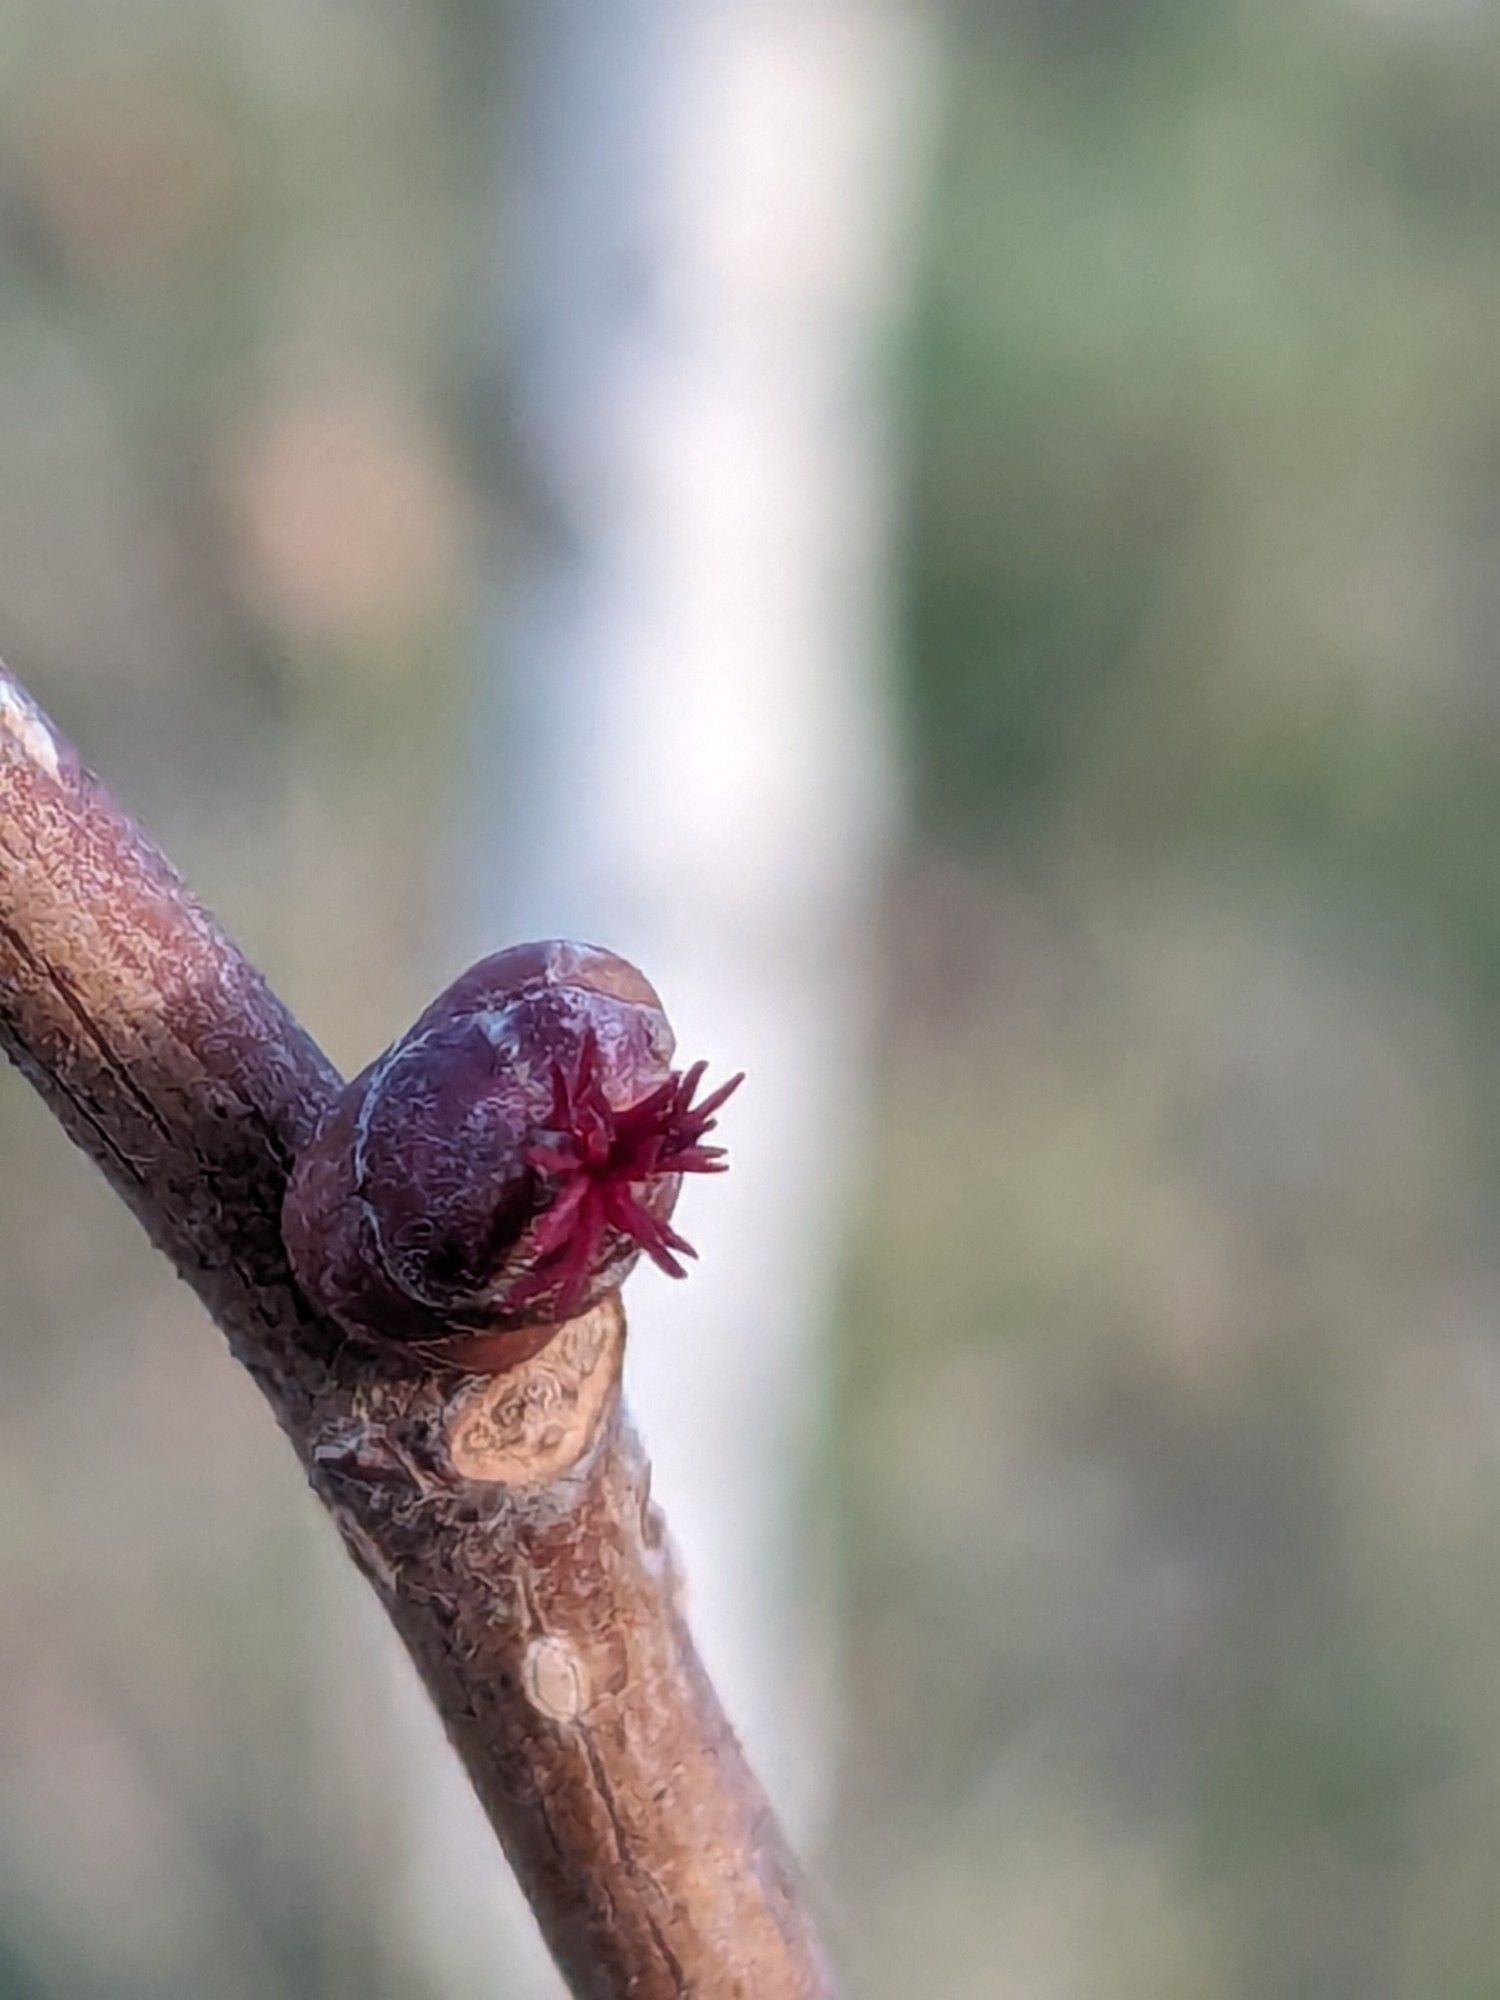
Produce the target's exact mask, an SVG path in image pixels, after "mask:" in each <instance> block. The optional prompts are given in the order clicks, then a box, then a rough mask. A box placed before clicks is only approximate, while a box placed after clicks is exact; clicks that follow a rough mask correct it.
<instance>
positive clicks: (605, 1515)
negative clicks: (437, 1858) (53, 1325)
mask: <svg viewBox="0 0 1500 2000" xmlns="http://www.w3.org/2000/svg"><path fill="white" fill-rule="evenodd" d="M0 1046H3V1047H4V1049H5V1050H6V1052H7V1053H8V1054H10V1055H11V1056H12V1057H13V1059H14V1060H15V1062H16V1063H17V1064H18V1066H19V1067H20V1068H21V1069H22V1070H23V1071H24V1073H25V1074H26V1075H27V1076H28V1077H29V1078H30V1080H31V1081H32V1083H34V1084H35V1085H36V1087H37V1089H38V1090H39V1091H40V1092H41V1094H42V1096H43V1097H44V1098H45V1099H46V1101H47V1103H48V1104H49V1105H50V1106H51V1107H52V1109H53V1110H54V1111H55V1112H56V1113H57V1115H58V1117H59V1118H60V1120H61V1121H62V1123H63V1125H64V1126H65V1127H66V1129H67V1131H68V1132H69V1134H70V1135H71V1137H72V1138H73V1139H74V1140H75V1141H76V1143H77V1144H78V1145H79V1146H80V1147H82V1149H83V1150H84V1151H85V1152H86V1153H88V1154H89V1156H90V1157H91V1158H92V1159H94V1160H95V1161H96V1162H97V1163H98V1165H99V1166H100V1167H101V1168H102V1169H103V1171H104V1173H105V1174H106V1175H107V1176H108V1178H109V1180H110V1181H111V1183H112V1184H113V1186H114V1187H115V1188H116V1189H117V1190H118V1192H119V1193H120V1194H121V1195H122V1196H123V1197H124V1199H125V1200H126V1201H127V1202H128V1203H129V1204H130V1206H131V1208H132V1209H133V1210H134V1212H135V1213H136V1215H137V1216H138V1217H139V1218H140V1220H141V1221H142V1222H143V1223H144V1225H145V1227H146V1229H147V1230H148V1231H149V1233H150V1235H151V1237H152V1239H153V1241H154V1242H155V1243H156V1244H157V1245H158V1246H159V1247H160V1248H161V1249H162V1250H163V1251H164V1252H165V1253H166V1254H167V1255H168V1256H169V1257H170V1258H171V1259H172V1261H173V1263H174V1265H175V1266H176V1268H177V1270H178V1271H179V1273H180V1274H181V1275H182V1277H183V1278H184V1279H186V1280H187V1282H188V1283H189V1284H190V1285H192V1286H193V1288H194V1290H195V1291H196V1292H197V1293H198V1295H199V1296H200V1298H201V1299H202V1300H203V1302H204V1304H205V1305H206V1306H207V1307H208V1309H209V1311H210V1312H211V1313H212V1314H213V1316H214V1318H215V1319H216V1320H217V1321H218V1323H219V1325H220V1326H221V1327H222V1328H223V1330H224V1332H225V1334H226V1336H227V1337H228V1340H229V1343H230V1347H231V1349H232V1351H233V1352H234V1354H235V1356H236V1357H237V1359H238V1360H239V1361H241V1362H242V1363H243V1364H244V1366H245V1367H246V1368H248V1369H249V1370H250V1372H251V1374H252V1375H253V1376H254V1378H255V1380H256V1381H257V1382H258V1383H259V1385H260V1387H261V1389H262V1390H263V1391H264V1393H265V1395H266V1397H267V1400H268V1401H269V1402H270V1404H271V1406H272V1409H273V1410H274V1412H275V1414H276V1417H277V1420H278V1421H279V1423H280V1424H281V1426H282V1428H283V1430H284V1431H285V1432H286V1434H287V1436H288V1438H289V1439H290V1440H291V1443H292V1446H293V1448H294V1449H295V1451H296V1452H297V1455H298V1457H299V1458H300V1460H301V1462H302V1464H303V1466H304V1468H305V1470H306V1471H307V1474H308V1476H309V1478H310V1480H311V1482H312V1485H313V1487H314V1488H315V1490H316V1491H317V1492H318V1494H319V1495H320V1497H321V1498H322V1500H323V1501H324V1503H325V1504H326V1505H327V1506H328V1508H329V1509H330V1511H331V1512H332V1514H333V1516H334V1519H335V1521H336V1523H337V1525H338V1527H339V1529H340V1532H341V1533H342V1535H343V1537H344V1540H345V1543H346V1545H347V1546H348V1548H349V1550H350V1553H351V1554H352V1555H353V1557H354V1559H355V1561H356V1562H357V1563H358V1564H359V1566H360V1568H361V1569H362V1570H363V1571H364V1573H365V1574H366V1575H367V1576H368V1577H369V1578H370V1580H371V1582H372V1583H373V1585H374V1587H375V1589H376V1590H377V1592H378V1593H379V1595H380V1597H381V1599H382V1601H383V1602H384V1604H385V1606H386V1608H387V1610H388V1611H389V1613H390V1615H391V1618H392V1620H393V1622H394V1623H395V1625H396V1627H397V1629H398V1630H399V1631H400V1633H401V1635H402V1638H403V1639H404V1640H405V1642H406V1645H407V1647H408V1648H409V1650H410V1652H411V1654H412V1656H413V1658H414V1660H415V1661H416V1663H417V1666H418V1668H419V1670H420V1671H421V1673H422V1676H423V1678H424V1680H425V1681H426V1683H427V1686H428V1688H429V1689H430V1691H431V1693H432V1696H433V1699H434V1701H435V1702H436V1704H437V1707H438V1710H439V1712H440V1714H441V1715H442V1718H443V1721H444V1724H445V1726H446V1728H447V1731H448V1734H449V1736H450V1737H451V1739H452V1740H453V1743H454V1745H455V1746H456V1748H457V1750H458V1752H459V1754H460V1756H461V1757H462V1758H463V1760H464V1763H465V1765H466V1766H467V1768H468V1771H469V1774H470V1777H471V1778H472V1780H473V1782H474V1785H475V1788H476V1790H477V1791H478V1793H479V1795H480V1798H481V1799H482V1800H483V1802H484V1805H485V1807H486V1809H487V1811H488V1813H489V1815H490V1818H491V1820H492V1822H493V1824H494V1826H495V1829H496V1832H497V1833H498V1834H499V1836H500V1839H501V1841H502V1843H503V1845H504V1847H505V1851H506V1853H507V1854H508V1856H509V1857H510V1860H511V1863H512V1865H513V1866H514V1868H515V1869H516V1872H517V1874H518V1876H519V1878H520V1880H521V1883H522V1886H523V1888H524V1889H525V1891H526V1893H527V1896H528V1897H529V1899H530V1901H531V1904H532V1907H533V1909H534V1910H535V1912H536V1915H537V1919H538V1922H539V1923H540V1925H541V1928H542V1931H543V1933H544V1935H545V1936H546V1938H547V1941H548V1944H549V1945H550V1947H551V1949H552V1951H553V1953H554V1955H555V1957H556V1958H557V1961H558V1964H559V1965H560V1966H561V1968H562V1969H563V1972H564V1974H565V1976H566V1977H567V1979H568V1981H569V1983H570V1985H571V1987H572V1989H573V1991H574V1992H575V1993H576V1994H579V1995H592V1996H600V2000H605V1996H623V1995H627V1994H628V1995H631V1996H638V2000H679V1996H683V1995H688V1994H691V1995H701V1996H718V1995H723V1996H730V1995H743V1996H745V1997H746V2000H751V1996H754V2000H783V1996H785V2000H816V1996H819V1995H824V1994H827V1993H829V1992H830V1991H831V1990H832V1989H831V1985H830V1982H829V1978H828V1974H827V1972H826V1970H825V1968H824V1965H823V1961H822V1958H821V1955H820V1952H819V1948H818V1945H817V1942H816V1940H815V1938H814V1935H813V1932H812V1929H811V1926H810V1924H809V1921H808V1919H807V1916H806V1914H805V1911H804V1908H803V1905H802V1901H801V1896H800V1891H799V1887H798V1883H797V1879H796V1873H795V1868H794V1865H793V1863H792V1861H791V1859H790V1857H789V1855H788V1853H787V1850H786V1848H785V1845H784V1842H783V1840H782V1837H781V1834H780V1832H779V1829H778V1828H777V1826H776V1824H775V1822H774V1819H773V1818H772V1816H771V1813H770V1811H769V1809H768V1807H767V1805H766V1803H765V1800H764V1797H763V1795H762V1794H761V1792H760V1789H759V1787H758V1785H757V1784H756V1781H755V1779H754V1777H753V1776H752V1774H751V1773H750V1771H749V1770H748V1768H747V1766H746V1764H745V1761H744V1758H743V1756H742V1754H741V1751H740V1749H739V1745H738V1744H737V1742H736V1741H735V1739H734V1736H733V1733H732V1731H731V1730H730V1728H729V1726H728V1724H727V1722H726V1721H725V1719H724V1716H723V1713H722V1711H721V1710H720V1708H719V1705H718V1702H717V1700H716V1698H715V1696H714V1693H713V1690H712V1689H711V1688H710V1686H709V1684H708V1681H707V1679H706V1677H705V1675H704V1673H703V1670H702V1668H701V1666H700V1664H699V1662H698V1659H697V1656H696V1654H695V1653H694V1650H693V1646H692V1642H691V1639H690V1638H689V1636H688V1634H687V1631H686V1628H685V1626H684V1624H683V1622H682V1618H681V1616H680V1613H679V1610H678V1605H677V1592H676V1579H675V1576H674V1571H673V1565H672V1562H671V1558H670V1552H669V1547H668V1545H667V1542H666V1539H665V1533H664V1530H663V1527H662V1523H661V1519H660V1516H659V1515H658V1513H657V1512H656V1510H655V1508H654V1507H653V1506H652V1505H651V1502H650V1497H649V1496H650V1473H649V1468H648V1466H647V1464H646V1461H645V1458H644V1456H643V1454H642V1452H641V1449H640V1446H639V1444H638V1443H637V1441H636V1439H635V1436H634V1434H633V1432H632V1430H631V1427H630V1424H629V1420H628V1418H627V1417H626V1415H625V1412H624V1410H623V1408H622V1405H621V1401H620V1362H621V1355H622V1351H623V1343H624V1320H623V1316H622V1313H621V1311H620V1307H619V1302H618V1298H617V1297H610V1298H608V1299H606V1300H605V1301H604V1302H603V1303H602V1304H601V1305H599V1306H597V1307H596V1308H595V1309H594V1310H593V1311H592V1312H590V1313H588V1314H587V1315H586V1316H585V1317H583V1318H581V1319H577V1320H574V1321H572V1322H570V1323H569V1324H568V1325H566V1326H565V1327H563V1328H561V1329H559V1331H558V1332H557V1333H556V1334H555V1335H554V1336H553V1338H552V1339H551V1340H550V1341H549V1342H548V1343H547V1344H546V1345H545V1346H543V1347H542V1348H541V1349H540V1351H539V1352H535V1353H533V1354H531V1355H530V1357H529V1358H528V1359H526V1360H524V1361H522V1362H520V1363H518V1364H517V1365H516V1366H515V1367H513V1368H511V1369H510V1370H508V1371H507V1372H506V1373H504V1374H502V1375H498V1376H495V1377H493V1378H491V1379H487V1380H483V1381H481V1380H477V1379H475V1378H473V1377H462V1376H455V1375H454V1374H453V1373H452V1372H441V1371H437V1370H432V1369H413V1370H409V1371H401V1370H399V1369H396V1368H393V1366H392V1365H391V1364H390V1363H388V1362H384V1361H382V1360H379V1359H377V1358H374V1357H373V1356H371V1355H368V1354H364V1353H362V1352H358V1351H356V1350H355V1349H353V1348H351V1347H350V1346H349V1345H348V1344H347V1343H346V1342H345V1341H344V1340H343V1338H342V1337H341V1335H340V1334H339V1333H338V1331H337V1329H336V1328H334V1327H333V1326H332V1325H331V1324H330V1323H329V1322H327V1321H325V1320H323V1319H321V1318H320V1317H319V1316H318V1315H317V1314H316V1313H315V1312H314V1310H313V1309H312V1307H311V1306H310V1305H309V1304H308V1303H307V1301H306V1300H305V1299H304V1298H303V1296H302V1295H301V1293H300V1292H299V1290H298V1289H297V1286H296V1284H295V1282H294V1280H293V1278H292V1275H291V1272H290V1269H289V1267H288V1262H287V1256H286V1252H285V1249H284V1247H283V1243H282V1236H281V1225H280V1216H281V1206H282V1200H283V1197H284V1194H285V1191H286V1184H287V1178H288V1175H289V1172H290V1169H291V1165H292V1162H293V1160H294V1159H295V1157H296V1155H297V1154H298V1152H299V1151H301V1150H302V1149H303V1148H304V1147H305V1146H306V1145H307V1144H308V1141H309V1140H310V1138H311V1137H312V1135H313V1133H314V1131H315V1130H316V1128H317V1126H318V1123H319V1121H320V1119H321V1117H322V1115H323V1113H324V1111H325V1109H326V1108H327V1106H328V1104H329V1103H330V1101H331V1099H332V1097H333V1095H334V1093H335V1092H336V1091H337V1089H338V1087H339V1078H338V1075H337V1073H336V1072H335V1071H334V1069H333V1068H332V1066H331V1065H330V1064H329V1063H328V1061H327V1060H326V1058H325V1057H324V1056H323V1055H322V1053H321V1052H320V1051H319V1050H318V1048H317V1047H316V1045H315V1044H314V1043H313V1042H312V1041H311V1040H310V1039H309V1037H308V1036H307V1035H306V1034H305V1033H304V1032H303V1030H302V1029H301V1028H300V1027H299V1026H298V1025H297V1023H296V1021H295V1020H294V1019H293V1018H292V1016H291V1015H290V1014H289V1013H288V1011H287V1010H286V1008H285V1007H283V1006H282V1005H281V1003H280V1002H279V1001H278V1000H277V999H276V997H275V995H274V994H273V993H272V992H271V991H270V989H269V988H268V987H267V986H266V984H265V982H264V981H263V980H262V979H261V978H260V976H259V974H258V973H256V971H255V970H254V968H253V967H252V966H251V965H250V964H249V963H248V962H247V961H246V960H245V958H244V957H243V955H242V954H241V953H240V952H239V951H238V950H237V949H236V947H235V946H234V945H233V944H232V943H231V941H230V940H229V939H228V938H227V937H226V936H225V935H224V933H223V932H222V931H221V930H220V929H219V928H218V926H217V925H216V924H215V923H214V921H213V919H212V918H211V917H210V916H208V915H207V913H206V912H205V911H204V910H203V909H202V908H201V907H200V906H199V905H198V904H197V903H196V902H195V901H194V900H193V898H192V897H191V896H190V895H189V893H188V891H187V890H186V889H185V887H184V886H183V884H182V882H181V880H180V879H179V878H178V876H177V875H176V874H175V873H174V871H173V870H172V868H171V867H170V866H169V864H168V863H167V862H166V860H165V859H164V858H163V856H162V855H161V854H160V853H159V852H158V851H157V849H156V848H155V847H153V846H152V845H151V843H150V842H149V841H148V840H146V838H145V837H144V835H143V834H142V833H141V832H140V831H139V829H138V828H137V827H136V826H135V825H134V824H133V823H132V822H131V821H130V820H129V819H128V818H127V817H126V816H125V815H124V814H123V813H122V812H121V811H120V810H119V808H118V807H117V806H116V805H115V804H114V803H113V801H112V800H111V799H110V798H109V796H108V794H107V793H106V792H105V791H104V790H103V789H102V787H100V786H99V784H98V783H97V782H96V781H95V779H94V778H93V777H92V776H91V775H90V774H89V773H88V772H87V771H86V770H85V769H84V768H83V766H82V764H81V763H80V761H79V759H78V757H77V755H76V753H75V752H74V751H73V749H72V748H71V747H70V746H69V745H68V744H67V743H66V742H65V741H64V740H63V738H62V737H61V736H60V735H59V734H58V732H57V731H56V730H55V729H54V728H53V726H52V725H51V723H50V722H49V721H48V720H47V719H46V717H45V716H43V715H42V713H41V712H40V710H38V708H37V707H36V705H35V704H34V703H33V702H32V701H31V699H30V697H29V696H28V695H27V694H26V692H25V691H24V689H23V688H22V687H21V686H20V685H19V683H18V682H16V681H15V680H14V678H13V677H11V676H10V675H9V674H8V673H7V672H5V670H4V669H3V668H0Z"/></svg>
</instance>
